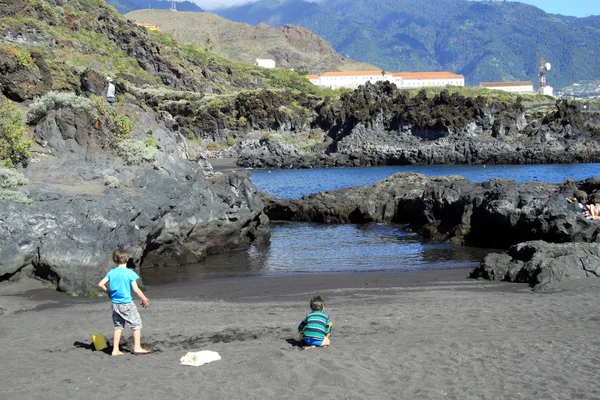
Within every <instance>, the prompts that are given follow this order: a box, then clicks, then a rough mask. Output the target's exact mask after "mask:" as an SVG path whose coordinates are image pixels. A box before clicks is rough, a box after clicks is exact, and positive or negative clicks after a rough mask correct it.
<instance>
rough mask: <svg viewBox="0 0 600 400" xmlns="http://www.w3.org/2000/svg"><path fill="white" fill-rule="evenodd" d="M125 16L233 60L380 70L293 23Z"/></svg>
mask: <svg viewBox="0 0 600 400" xmlns="http://www.w3.org/2000/svg"><path fill="white" fill-rule="evenodd" d="M126 17H127V18H129V19H133V20H136V21H140V22H146V23H151V24H156V25H158V27H159V28H160V29H161V30H162V31H164V32H167V33H169V34H171V35H172V36H173V37H174V38H175V39H177V40H178V41H180V42H184V43H193V44H196V45H199V46H201V47H203V48H205V49H206V50H209V51H212V52H215V53H217V54H220V55H222V56H224V57H226V58H228V59H230V60H234V61H240V62H244V63H248V64H253V63H254V62H255V60H256V59H257V58H270V59H273V60H275V62H276V63H277V66H278V67H285V68H294V69H296V70H303V71H307V72H308V73H322V72H325V71H335V70H344V71H349V70H375V69H378V68H377V67H375V66H373V65H370V64H366V63H359V62H355V61H352V60H349V59H348V58H345V57H342V56H341V55H339V54H338V53H336V52H335V50H333V48H332V47H331V44H329V42H327V41H326V40H323V39H322V38H321V37H320V36H317V35H315V34H313V33H312V32H311V31H309V30H308V29H306V28H301V27H298V26H294V25H285V26H282V27H279V28H270V27H269V26H268V25H266V24H263V23H260V24H258V25H256V26H250V25H248V24H245V23H240V22H232V21H230V20H227V19H225V18H222V17H220V16H218V15H215V14H211V13H196V12H177V13H173V12H170V11H162V10H138V11H134V12H131V13H128V14H127V15H126Z"/></svg>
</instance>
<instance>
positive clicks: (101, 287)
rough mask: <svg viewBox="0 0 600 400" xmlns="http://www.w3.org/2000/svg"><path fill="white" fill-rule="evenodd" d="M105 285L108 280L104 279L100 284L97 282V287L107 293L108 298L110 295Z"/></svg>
mask: <svg viewBox="0 0 600 400" xmlns="http://www.w3.org/2000/svg"><path fill="white" fill-rule="evenodd" d="M107 283H108V278H106V277H104V278H103V279H102V280H101V281H100V282H98V287H99V288H100V289H102V290H103V291H104V292H106V293H108V296H109V297H110V293H109V292H108V289H107V288H106V284H107Z"/></svg>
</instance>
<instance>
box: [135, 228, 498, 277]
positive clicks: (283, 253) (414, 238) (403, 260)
mask: <svg viewBox="0 0 600 400" xmlns="http://www.w3.org/2000/svg"><path fill="white" fill-rule="evenodd" d="M271 233H272V236H271V242H270V243H269V244H266V245H262V246H259V247H252V248H250V249H249V250H248V251H241V252H235V253H228V254H220V255H214V256H210V257H207V259H206V260H205V261H204V262H202V263H200V264H193V265H187V266H180V267H160V268H150V269H145V270H142V278H143V279H144V282H145V283H146V284H159V283H176V282H189V281H194V280H200V279H210V278H221V277H227V276H236V277H239V276H250V275H279V274H304V273H336V272H369V271H415V270H423V269H445V268H457V267H458V268H466V267H469V268H473V267H475V266H476V265H477V264H478V263H479V262H480V261H481V260H482V259H483V257H484V256H485V254H487V253H488V252H489V250H486V249H476V248H469V247H457V246H453V245H451V244H449V243H428V242H423V241H422V240H421V238H420V236H419V235H417V234H414V233H410V232H406V231H405V230H404V229H402V227H400V226H393V225H381V224H374V223H372V224H362V225H355V224H345V225H325V224H315V223H298V222H271Z"/></svg>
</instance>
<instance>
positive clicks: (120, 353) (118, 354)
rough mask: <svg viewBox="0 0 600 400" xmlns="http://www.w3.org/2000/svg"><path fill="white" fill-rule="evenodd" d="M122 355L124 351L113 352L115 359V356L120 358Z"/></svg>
mask: <svg viewBox="0 0 600 400" xmlns="http://www.w3.org/2000/svg"><path fill="white" fill-rule="evenodd" d="M122 354H123V352H122V351H113V352H112V355H113V357H114V356H120V355H122Z"/></svg>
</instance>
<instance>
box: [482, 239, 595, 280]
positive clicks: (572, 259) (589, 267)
mask: <svg viewBox="0 0 600 400" xmlns="http://www.w3.org/2000/svg"><path fill="white" fill-rule="evenodd" d="M471 277H473V278H482V279H489V280H506V281H510V282H522V283H528V284H530V285H531V286H533V289H534V290H535V291H538V292H549V291H555V290H560V287H561V285H560V284H561V283H562V282H564V281H567V280H574V279H582V278H588V277H594V278H597V277H600V244H598V243H547V242H544V241H532V242H525V243H519V244H518V245H515V246H512V247H511V248H510V249H509V250H508V252H507V253H502V254H500V253H491V254H488V256H487V257H486V258H485V260H484V261H483V262H482V263H481V265H480V266H479V267H477V268H475V270H474V271H473V272H472V273H471Z"/></svg>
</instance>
